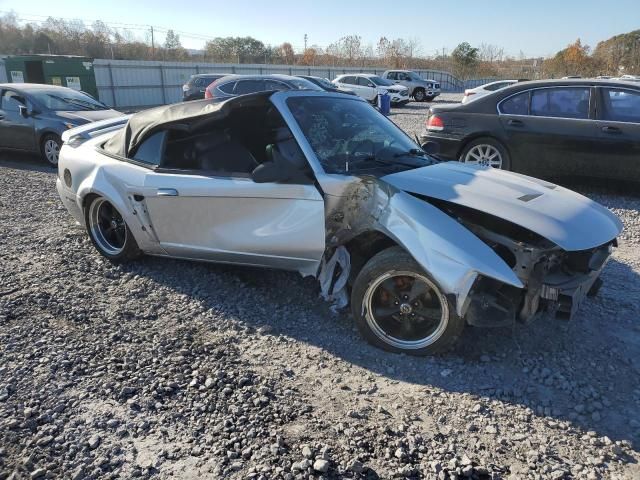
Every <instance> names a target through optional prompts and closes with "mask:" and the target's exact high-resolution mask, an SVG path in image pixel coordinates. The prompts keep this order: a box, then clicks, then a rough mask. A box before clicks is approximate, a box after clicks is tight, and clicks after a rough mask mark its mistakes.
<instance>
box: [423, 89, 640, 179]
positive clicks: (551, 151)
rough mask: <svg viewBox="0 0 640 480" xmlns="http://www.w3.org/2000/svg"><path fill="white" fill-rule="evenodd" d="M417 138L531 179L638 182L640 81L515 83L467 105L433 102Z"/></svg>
mask: <svg viewBox="0 0 640 480" xmlns="http://www.w3.org/2000/svg"><path fill="white" fill-rule="evenodd" d="M421 142H422V143H423V144H424V145H426V144H435V145H436V146H437V148H438V150H439V153H438V157H439V158H441V159H444V160H459V161H461V162H464V163H467V164H479V165H484V166H491V167H496V168H501V169H504V170H511V171H514V172H519V173H524V174H527V175H531V176H535V177H543V178H549V177H600V178H606V179H614V180H624V181H633V182H640V85H638V84H637V83H632V82H625V81H617V80H599V79H562V80H544V81H532V82H521V83H515V84H513V85H511V86H508V87H505V88H501V89H499V90H497V91H495V92H492V93H490V94H485V95H483V96H481V97H480V98H478V99H477V100H474V101H472V102H468V103H464V104H450V105H438V106H432V107H431V108H430V109H429V113H428V116H427V119H426V124H425V129H424V132H423V133H422V135H421ZM432 148H433V147H432Z"/></svg>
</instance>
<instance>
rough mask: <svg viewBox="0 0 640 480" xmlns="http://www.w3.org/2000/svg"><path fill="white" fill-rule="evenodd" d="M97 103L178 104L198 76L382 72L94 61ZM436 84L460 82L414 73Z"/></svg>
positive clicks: (449, 86) (457, 87)
mask: <svg viewBox="0 0 640 480" xmlns="http://www.w3.org/2000/svg"><path fill="white" fill-rule="evenodd" d="M93 68H94V71H95V75H96V84H97V86H98V94H99V96H100V100H102V101H103V102H105V103H106V104H108V105H111V106H112V107H114V108H119V109H135V108H141V107H149V106H154V105H162V104H166V103H174V102H179V101H180V100H181V99H182V85H183V84H184V83H186V81H187V80H188V79H189V77H190V76H191V75H194V74H198V73H237V74H272V73H280V74H287V75H315V76H318V77H326V78H329V79H330V80H331V79H334V78H335V77H336V76H338V75H341V74H344V73H377V74H380V73H382V72H383V71H384V69H382V68H348V67H346V68H342V67H327V66H322V67H302V66H290V65H252V64H229V63H185V62H156V61H141V60H105V59H96V60H95V61H94V63H93ZM416 71H417V72H418V73H419V74H420V75H421V76H422V77H423V78H429V79H433V80H435V81H436V82H440V84H441V87H442V91H443V92H455V91H462V90H463V89H464V87H465V84H464V82H461V81H460V80H459V79H458V78H456V77H454V76H453V75H451V74H450V73H448V72H440V71H436V70H416Z"/></svg>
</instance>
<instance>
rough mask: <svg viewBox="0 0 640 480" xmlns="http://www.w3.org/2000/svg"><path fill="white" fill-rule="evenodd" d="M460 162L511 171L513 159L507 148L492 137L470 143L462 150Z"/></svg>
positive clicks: (477, 139)
mask: <svg viewBox="0 0 640 480" xmlns="http://www.w3.org/2000/svg"><path fill="white" fill-rule="evenodd" d="M459 160H460V161H461V162H463V163H468V164H472V165H483V166H489V167H493V168H500V169H502V170H511V157H509V152H508V151H507V149H506V147H505V146H504V145H503V144H502V143H500V142H499V141H498V140H495V139H493V138H491V137H481V138H476V139H475V140H473V141H472V142H469V143H468V144H467V145H466V146H465V147H464V149H463V150H462V153H461V154H460V158H459Z"/></svg>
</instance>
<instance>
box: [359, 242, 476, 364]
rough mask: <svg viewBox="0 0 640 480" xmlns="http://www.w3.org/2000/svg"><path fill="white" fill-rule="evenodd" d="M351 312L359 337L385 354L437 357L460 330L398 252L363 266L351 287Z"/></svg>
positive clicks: (445, 304)
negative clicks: (434, 355) (433, 355)
mask: <svg viewBox="0 0 640 480" xmlns="http://www.w3.org/2000/svg"><path fill="white" fill-rule="evenodd" d="M351 309H352V312H353V317H354V319H355V321H356V326H357V327H358V330H359V331H360V333H361V334H362V336H363V337H364V338H365V339H366V340H367V341H368V342H369V343H371V344H373V345H375V346H377V347H379V348H383V349H385V350H389V351H391V352H397V353H406V354H409V355H420V356H422V355H432V354H435V353H438V352H442V351H445V350H447V349H449V348H450V347H451V345H452V344H453V343H454V342H455V341H456V340H457V339H458V338H459V336H460V334H461V333H462V330H463V328H464V320H463V319H461V318H460V317H458V316H457V315H456V313H455V308H454V306H453V305H452V304H451V302H450V301H449V300H448V299H447V297H446V296H445V295H444V293H443V292H442V290H441V289H440V287H439V286H438V284H437V283H436V282H435V281H434V280H433V278H431V276H430V275H429V274H428V273H426V272H425V271H424V270H423V269H422V268H421V267H420V265H418V263H417V262H416V261H415V260H414V259H413V257H412V256H411V255H409V254H408V253H407V252H406V251H405V250H403V249H402V248H400V247H392V248H388V249H386V250H383V251H382V252H380V253H378V254H377V255H375V256H374V257H372V258H371V259H370V260H369V261H368V262H367V263H366V264H365V266H364V267H363V268H362V270H361V271H360V273H359V274H358V276H357V277H356V280H355V282H354V286H353V291H352V293H351Z"/></svg>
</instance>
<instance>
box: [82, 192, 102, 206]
mask: <svg viewBox="0 0 640 480" xmlns="http://www.w3.org/2000/svg"><path fill="white" fill-rule="evenodd" d="M99 196H100V195H98V194H97V193H87V194H86V195H85V196H84V198H83V199H82V208H83V209H84V208H85V207H86V206H87V205H89V204H90V203H91V202H92V201H93V199H94V198H97V197H99Z"/></svg>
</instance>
